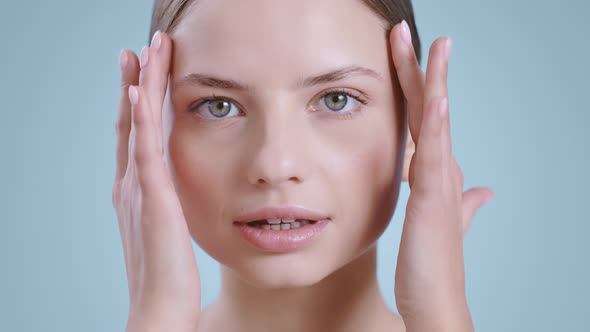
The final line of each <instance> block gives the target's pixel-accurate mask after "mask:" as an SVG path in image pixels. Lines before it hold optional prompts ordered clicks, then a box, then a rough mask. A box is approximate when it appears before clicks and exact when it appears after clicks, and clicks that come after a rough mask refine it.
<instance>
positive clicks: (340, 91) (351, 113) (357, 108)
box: [188, 88, 368, 121]
mask: <svg viewBox="0 0 590 332" xmlns="http://www.w3.org/2000/svg"><path fill="white" fill-rule="evenodd" d="M331 94H336V95H338V94H342V95H345V96H347V97H350V98H352V99H354V100H356V101H358V102H359V103H360V104H361V105H363V106H364V105H367V103H368V100H367V98H366V97H365V96H363V95H361V94H359V93H356V92H354V91H350V90H348V89H342V88H338V89H332V90H328V91H326V92H325V93H323V94H322V95H321V96H320V99H319V100H320V101H321V100H323V99H324V98H325V97H326V96H327V95H331ZM215 100H225V101H229V102H230V103H232V104H236V105H237V106H238V109H239V110H240V112H243V111H242V110H241V107H240V106H239V104H237V103H236V102H235V101H234V100H233V99H231V98H227V97H224V96H217V95H215V94H214V93H212V94H211V96H210V97H206V98H203V99H201V101H199V102H198V103H197V104H196V105H195V106H193V107H190V108H189V110H188V112H190V113H195V112H196V110H197V109H198V108H199V107H201V106H202V105H204V104H206V103H208V102H210V101H215ZM361 105H357V106H355V107H354V109H352V110H350V111H348V112H345V113H339V112H338V111H332V113H334V115H333V116H336V117H337V118H339V119H352V118H353V117H354V115H355V114H356V113H357V112H359V111H361V108H362V106H361ZM314 112H317V111H316V110H314ZM223 119H224V118H223V117H222V118H219V119H218V120H208V121H219V120H223Z"/></svg>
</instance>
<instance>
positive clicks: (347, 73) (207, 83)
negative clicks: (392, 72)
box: [173, 65, 384, 91]
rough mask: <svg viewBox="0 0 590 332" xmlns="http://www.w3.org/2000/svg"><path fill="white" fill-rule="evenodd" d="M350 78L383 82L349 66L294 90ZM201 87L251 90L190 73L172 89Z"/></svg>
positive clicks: (372, 72) (301, 83)
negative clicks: (360, 77) (362, 77)
mask: <svg viewBox="0 0 590 332" xmlns="http://www.w3.org/2000/svg"><path fill="white" fill-rule="evenodd" d="M351 76H368V77H373V78H375V79H377V80H381V81H383V80H384V79H383V76H382V75H381V74H379V73H378V72H376V71H375V70H373V69H369V68H365V67H361V66H357V65H351V66H347V67H343V68H339V69H336V70H333V71H330V72H327V73H324V74H320V75H317V76H311V77H308V78H306V79H304V80H299V81H297V82H296V84H295V88H296V89H303V88H308V87H312V86H314V85H319V84H326V83H330V82H336V81H340V80H342V79H345V78H347V77H351ZM191 85H201V86H204V87H209V88H219V89H226V90H239V91H245V90H252V88H251V87H249V86H248V85H247V84H244V83H241V82H238V81H235V80H232V79H225V78H220V77H216V76H212V75H208V74H201V73H191V74H188V75H186V76H184V77H182V78H181V79H180V80H178V81H177V82H175V83H174V85H173V86H174V87H181V86H191Z"/></svg>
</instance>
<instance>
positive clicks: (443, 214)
mask: <svg viewBox="0 0 590 332" xmlns="http://www.w3.org/2000/svg"><path fill="white" fill-rule="evenodd" d="M408 31H409V29H408V26H407V24H406V23H405V22H402V23H401V24H398V25H396V26H395V27H394V28H393V30H392V32H391V36H390V39H391V40H390V41H391V47H392V56H393V58H394V63H395V67H396V71H397V73H398V77H399V80H400V84H401V87H402V90H403V93H404V95H405V97H406V100H407V105H408V123H409V127H410V128H409V129H410V134H411V137H412V139H413V141H414V143H415V144H416V152H415V153H414V155H413V157H412V159H411V162H410V168H409V184H410V189H411V194H410V197H409V200H408V205H407V208H406V218H405V221H404V226H403V231H402V237H401V243H400V249H399V255H398V262H397V269H396V276H395V297H396V303H397V307H398V310H399V312H400V314H401V316H402V318H403V320H404V323H405V325H406V328H407V331H473V329H474V327H473V323H472V321H471V315H470V313H469V309H468V306H467V301H466V296H465V272H464V260H463V236H464V233H465V231H466V230H467V228H468V227H469V224H470V222H471V220H472V219H473V216H474V215H475V212H476V211H477V210H478V209H479V208H480V207H481V206H482V205H483V204H485V203H486V202H487V201H489V200H490V199H491V198H492V197H493V192H492V191H491V190H489V189H487V188H474V189H471V190H469V191H467V192H463V174H462V171H461V169H460V168H459V166H458V164H457V162H456V160H455V159H454V157H453V153H452V149H451V131H450V122H449V112H448V91H447V74H448V60H449V55H450V51H451V40H450V39H449V38H439V39H437V40H436V41H435V42H434V43H433V44H432V47H431V49H430V55H429V59H428V68H427V70H426V76H425V77H424V74H423V72H422V70H421V69H420V66H419V64H418V61H417V59H416V56H415V53H414V50H413V48H412V44H411V39H410V38H411V37H410V34H409V32H408Z"/></svg>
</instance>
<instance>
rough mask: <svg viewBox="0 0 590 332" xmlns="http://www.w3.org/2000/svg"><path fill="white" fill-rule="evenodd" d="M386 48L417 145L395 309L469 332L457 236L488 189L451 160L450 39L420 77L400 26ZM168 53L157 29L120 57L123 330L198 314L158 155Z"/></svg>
mask: <svg viewBox="0 0 590 332" xmlns="http://www.w3.org/2000/svg"><path fill="white" fill-rule="evenodd" d="M390 47H391V51H392V56H393V62H394V64H395V67H396V71H397V74H398V77H399V80H400V84H401V87H402V89H403V93H404V96H405V98H406V100H407V105H408V123H409V130H410V134H411V138H412V140H413V142H414V143H415V153H414V154H413V156H412V157H411V161H410V165H409V179H408V181H409V185H410V188H411V194H410V198H409V201H408V204H407V208H406V219H405V221H404V227H403V232H402V238H401V244H400V250H399V255H398V263H397V268H396V276H395V278H396V280H395V281H396V283H395V298H396V304H397V308H398V310H399V312H400V314H401V316H402V318H403V324H404V325H405V330H406V331H416V332H418V331H473V330H474V327H473V323H472V321H471V316H470V312H469V308H468V306H467V301H466V296H465V278H464V260H463V236H464V234H465V232H466V230H467V229H468V227H469V224H470V223H471V220H472V219H473V217H474V215H475V213H476V211H477V210H478V209H479V208H480V207H481V206H482V205H483V204H485V203H486V202H488V201H489V200H490V199H491V198H492V197H493V192H492V191H491V190H490V189H488V188H473V189H471V190H468V191H466V192H463V174H462V171H461V169H460V168H459V166H458V164H457V162H456V160H455V159H454V157H453V153H452V148H451V135H450V122H449V107H448V100H449V99H448V89H447V75H448V61H449V56H450V53H451V41H450V39H448V38H439V39H437V40H436V41H435V42H434V43H433V44H432V46H431V48H430V54H429V59H428V67H427V71H426V74H424V73H423V72H422V70H421V68H420V66H419V64H418V61H417V59H416V57H415V54H414V51H413V49H412V45H411V40H410V34H409V33H408V28H407V25H406V23H405V22H402V23H401V24H398V25H396V26H395V27H394V28H393V29H392V31H391V33H390ZM171 50H172V40H171V39H170V38H169V36H168V35H167V34H165V33H157V34H156V35H154V38H153V40H152V45H151V47H146V48H144V50H142V53H141V56H140V59H138V58H137V56H136V55H135V54H133V52H131V51H129V50H123V51H122V52H121V67H122V77H121V79H122V93H121V101H120V107H119V113H118V118H117V122H116V130H117V168H116V176H115V180H114V184H113V192H112V200H113V206H114V207H115V209H116V211H117V216H118V220H119V229H120V233H121V239H122V242H123V247H124V254H125V263H126V268H127V278H128V283H129V291H130V311H129V320H128V325H127V331H171V330H174V331H196V329H197V326H198V321H199V318H200V279H199V272H198V268H197V265H196V260H195V257H194V254H193V250H192V247H191V237H190V233H189V231H188V227H187V224H186V220H185V217H184V214H183V211H182V208H181V205H180V202H179V198H178V196H177V194H176V191H175V188H174V185H173V181H172V178H171V176H170V174H169V171H168V167H167V165H166V160H165V158H164V156H163V154H164V150H163V137H162V136H163V134H162V121H161V119H162V104H163V102H164V96H165V94H166V87H167V84H168V81H167V80H168V71H169V68H170V58H171Z"/></svg>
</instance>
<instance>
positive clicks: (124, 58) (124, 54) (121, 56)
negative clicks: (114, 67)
mask: <svg viewBox="0 0 590 332" xmlns="http://www.w3.org/2000/svg"><path fill="white" fill-rule="evenodd" d="M127 61H129V58H128V57H127V52H125V50H121V53H119V65H120V66H121V69H125V67H126V66H127Z"/></svg>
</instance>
